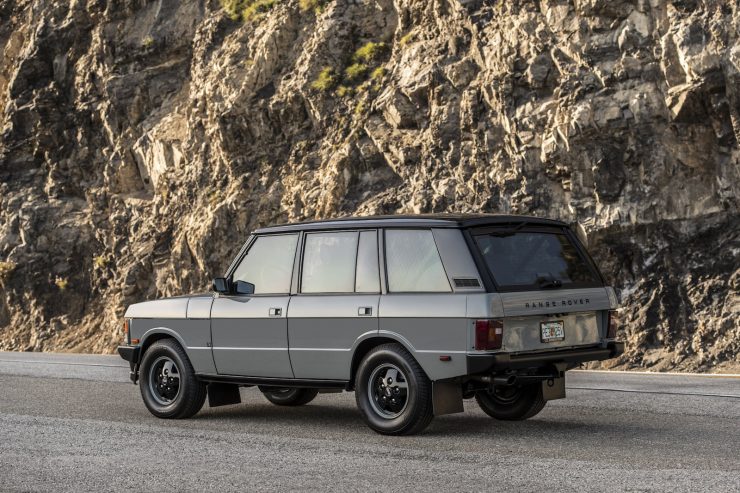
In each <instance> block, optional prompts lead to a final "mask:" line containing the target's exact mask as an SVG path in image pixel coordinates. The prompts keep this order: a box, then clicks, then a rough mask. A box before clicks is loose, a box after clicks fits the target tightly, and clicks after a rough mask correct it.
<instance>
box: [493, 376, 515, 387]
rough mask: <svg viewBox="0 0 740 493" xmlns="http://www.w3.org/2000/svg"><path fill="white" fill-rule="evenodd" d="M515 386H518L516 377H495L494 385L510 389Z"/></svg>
mask: <svg viewBox="0 0 740 493" xmlns="http://www.w3.org/2000/svg"><path fill="white" fill-rule="evenodd" d="M514 384H516V375H501V376H497V377H493V385H501V386H504V387H510V386H512V385H514Z"/></svg>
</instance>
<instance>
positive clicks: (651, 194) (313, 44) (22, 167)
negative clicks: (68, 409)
mask: <svg viewBox="0 0 740 493" xmlns="http://www.w3.org/2000/svg"><path fill="white" fill-rule="evenodd" d="M238 3H239V2H225V3H224V5H226V7H228V8H227V9H224V8H223V7H222V6H221V5H220V4H219V3H218V2H206V1H201V0H162V1H159V2H140V1H130V0H129V1H123V2H116V3H106V2H100V1H97V0H87V1H75V2H68V1H61V0H35V1H30V0H0V53H1V55H0V57H1V58H0V59H1V60H2V63H0V111H1V112H2V113H1V114H0V119H1V121H0V135H1V140H0V349H13V350H74V351H83V350H84V351H100V352H110V351H112V350H113V348H114V347H115V345H116V344H117V342H118V340H119V338H120V337H121V333H120V329H119V327H120V318H121V316H122V314H123V311H124V309H125V307H126V305H128V304H130V303H133V302H137V301H142V300H145V299H153V298H157V297H163V296H170V295H177V294H181V293H187V292H194V291H203V290H206V289H207V288H208V286H209V279H210V278H211V277H213V276H217V275H219V274H221V273H222V272H223V271H224V270H225V268H226V266H227V265H228V264H229V262H230V260H231V258H232V257H233V255H234V254H235V253H236V252H237V251H238V249H239V247H240V245H241V243H242V242H243V241H244V240H245V239H246V237H247V235H248V233H249V231H250V230H252V229H253V228H255V227H258V226H262V225H268V224H275V223H280V222H286V221H296V220H301V219H314V218H328V217H335V216H342V215H349V214H360V215H366V214H388V213H397V212H404V213H421V212H443V211H449V212H500V213H511V214H533V215H538V216H545V217H552V218H557V219H562V220H564V221H567V222H569V223H571V224H573V225H574V227H575V228H576V229H577V230H578V231H580V232H581V234H582V236H584V237H585V238H586V239H587V242H588V247H589V250H590V251H591V252H592V254H593V255H594V257H595V258H596V261H597V262H598V263H599V264H600V265H601V267H602V270H603V271H604V273H605V275H606V277H607V278H608V281H609V282H610V284H612V285H614V286H616V287H618V288H620V289H621V292H622V302H623V305H624V307H625V309H624V312H625V313H624V317H623V318H624V321H625V325H624V327H623V329H622V330H621V332H620V334H619V337H620V338H622V339H623V340H625V341H626V342H627V352H626V353H625V355H624V356H622V357H621V358H620V359H618V360H616V361H611V362H608V363H607V364H609V365H612V366H617V367H621V368H632V367H644V368H651V369H657V370H667V369H678V370H696V369H698V370H718V371H721V370H728V371H729V370H731V369H738V368H739V367H740V298H739V296H738V288H739V287H740V270H739V268H740V238H738V235H740V218H739V214H738V199H737V197H738V188H739V186H740V176H739V174H740V162H739V161H740V150H739V147H738V139H739V138H740V43H739V42H738V41H739V40H738V32H740V8H739V7H738V6H737V4H736V3H735V2H726V1H722V0H692V1H680V2H679V1H667V0H654V1H650V2H645V1H640V2H634V1H626V0H616V1H615V0H577V1H566V0H542V1H539V2H530V1H524V0H513V1H508V2H500V1H482V0H472V1H461V0H452V1H449V2H414V1H411V0H394V1H390V0H359V1H352V2H349V1H346V0H317V1H314V2H310V1H301V2H299V1H298V0H276V1H275V2H264V5H263V3H260V4H259V5H257V3H256V2H253V1H247V2H242V3H243V4H244V6H245V7H246V10H244V11H238V12H237V11H233V10H232V11H229V8H232V7H233V5H235V4H238ZM229 6H231V7H229ZM235 19H236V20H235Z"/></svg>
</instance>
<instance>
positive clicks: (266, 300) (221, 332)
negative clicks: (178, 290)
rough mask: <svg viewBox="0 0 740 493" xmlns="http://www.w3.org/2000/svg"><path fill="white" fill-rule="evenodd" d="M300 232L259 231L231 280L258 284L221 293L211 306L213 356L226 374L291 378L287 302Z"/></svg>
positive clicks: (218, 366)
mask: <svg viewBox="0 0 740 493" xmlns="http://www.w3.org/2000/svg"><path fill="white" fill-rule="evenodd" d="M297 244H298V233H293V234H280V235H265V236H259V237H257V239H256V240H255V241H254V242H252V244H251V245H250V247H249V249H248V251H247V253H246V255H245V256H244V258H243V259H242V260H241V262H240V263H239V265H238V266H237V267H236V270H235V271H234V274H233V275H232V281H233V282H236V281H247V282H250V283H252V284H254V287H255V291H254V294H251V295H220V296H219V297H217V298H215V299H214V301H213V307H212V308H211V333H212V337H213V360H214V362H215V364H216V370H217V371H218V373H219V374H223V375H241V376H254V377H273V378H292V377H293V371H292V369H291V366H290V358H289V356H288V320H287V314H288V304H289V302H290V286H291V279H292V274H293V267H294V262H295V254H296V249H297Z"/></svg>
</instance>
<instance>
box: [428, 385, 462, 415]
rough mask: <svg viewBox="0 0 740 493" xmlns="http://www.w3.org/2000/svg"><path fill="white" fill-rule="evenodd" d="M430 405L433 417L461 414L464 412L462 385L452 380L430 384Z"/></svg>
mask: <svg viewBox="0 0 740 493" xmlns="http://www.w3.org/2000/svg"><path fill="white" fill-rule="evenodd" d="M432 405H433V411H434V415H435V416H441V415H443V414H454V413H461V412H463V411H464V408H463V398H462V385H461V384H460V382H455V381H453V380H435V381H434V382H432Z"/></svg>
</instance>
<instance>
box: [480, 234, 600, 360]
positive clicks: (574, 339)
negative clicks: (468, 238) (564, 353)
mask: <svg viewBox="0 0 740 493" xmlns="http://www.w3.org/2000/svg"><path fill="white" fill-rule="evenodd" d="M473 237H474V240H475V244H476V245H477V247H478V250H479V252H480V254H481V256H482V258H483V261H484V263H485V264H486V267H487V268H488V270H489V273H490V274H491V277H492V279H493V282H494V283H495V285H496V289H497V291H498V292H499V293H500V295H501V301H502V304H503V310H504V315H505V320H504V341H503V348H502V349H503V350H504V351H508V352H517V351H532V350H547V349H554V348H565V347H574V346H584V345H595V344H599V343H600V342H601V339H602V334H603V333H604V323H605V316H604V314H605V313H606V312H605V311H606V310H609V308H610V306H611V301H610V298H609V292H608V291H607V289H606V288H605V287H604V284H603V280H602V278H601V275H600V274H599V273H598V271H597V270H596V266H595V265H594V264H593V261H592V260H591V259H590V257H589V256H588V254H587V253H586V252H585V250H584V249H583V247H582V246H581V245H580V244H579V243H578V240H577V239H576V237H575V236H574V235H573V234H572V233H571V232H570V231H568V230H567V229H566V228H560V227H553V226H539V225H532V226H528V225H526V224H520V225H512V226H504V227H494V228H487V229H485V230H479V231H476V232H474V234H473Z"/></svg>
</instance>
